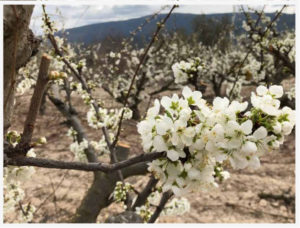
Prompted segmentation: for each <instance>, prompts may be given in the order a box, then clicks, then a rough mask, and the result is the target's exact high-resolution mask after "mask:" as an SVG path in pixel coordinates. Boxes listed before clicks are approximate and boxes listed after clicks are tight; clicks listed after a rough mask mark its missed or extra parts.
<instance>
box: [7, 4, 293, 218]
mask: <svg viewBox="0 0 300 228" xmlns="http://www.w3.org/2000/svg"><path fill="white" fill-rule="evenodd" d="M176 7H177V6H175V5H174V6H173V7H171V9H170V11H169V13H168V14H167V15H166V16H165V18H164V19H163V20H162V21H161V22H159V23H158V24H157V28H156V30H155V32H154V34H153V36H152V38H151V40H150V41H149V43H148V44H147V45H146V47H145V48H142V49H136V48H135V47H134V46H133V45H131V44H130V43H129V42H125V41H124V43H123V47H122V50H121V51H120V52H118V53H116V52H109V53H106V54H105V55H103V56H101V57H100V56H98V53H97V51H99V49H100V48H101V45H100V44H96V45H93V46H91V47H89V48H86V47H83V46H77V47H75V48H74V47H72V46H71V45H70V44H68V43H67V40H66V39H64V38H59V37H57V36H55V31H56V29H55V25H54V23H53V22H52V21H51V19H50V18H49V16H48V14H47V13H46V8H45V6H43V12H44V14H43V22H44V25H43V27H44V38H47V39H48V40H49V43H50V45H51V46H50V47H49V46H47V45H49V44H42V45H44V46H41V49H42V50H43V52H45V53H46V52H47V53H48V54H42V55H38V56H37V57H35V58H32V59H31V61H30V62H29V63H28V64H27V65H26V66H25V67H24V68H21V69H20V70H19V78H18V87H17V89H16V94H17V95H18V94H23V93H24V92H26V90H28V89H30V88H31V87H32V86H33V85H34V93H33V96H32V98H31V104H30V107H29V110H28V114H27V117H26V121H25V124H24V130H23V133H22V134H20V133H18V132H15V131H8V132H7V134H6V136H5V144H4V165H5V168H4V184H5V188H4V191H5V195H4V210H5V213H8V212H10V211H12V210H14V208H16V207H18V206H20V208H21V217H20V220H23V221H27V222H30V221H31V220H32V219H33V218H34V213H35V207H34V205H26V206H22V205H21V203H20V202H21V200H22V198H23V197H24V192H23V190H22V188H21V183H22V181H25V180H26V179H28V178H30V176H31V175H33V174H34V167H43V168H50V169H51V168H56V169H68V170H81V171H90V172H93V175H94V179H93V182H92V184H91V186H90V188H89V190H88V191H87V192H86V194H85V196H84V197H83V199H82V201H81V204H80V206H79V207H78V208H77V210H76V214H75V215H74V216H73V217H72V218H70V221H71V222H96V218H97V216H98V214H99V213H100V212H101V210H102V209H103V208H106V207H108V206H109V205H110V204H111V203H112V202H113V201H115V202H117V203H121V204H122V205H123V206H124V212H122V213H121V214H118V215H116V216H110V217H109V218H108V219H107V220H106V222H148V223H154V222H155V221H156V220H157V218H158V217H159V216H163V215H180V214H183V213H186V212H188V211H189V209H190V204H189V202H188V200H187V199H186V198H184V196H185V195H187V194H188V193H190V192H195V191H207V190H209V189H211V188H216V187H218V185H219V184H220V183H221V182H222V181H223V180H225V179H227V178H229V177H230V174H229V172H228V171H226V170H225V169H226V165H228V164H230V165H231V166H232V167H233V168H234V169H244V168H248V167H249V168H253V169H257V168H259V167H260V157H261V156H263V155H265V154H266V152H269V151H272V150H275V149H278V148H280V145H281V144H282V143H283V142H284V138H285V136H287V135H289V134H291V132H292V130H293V128H294V125H295V123H296V114H295V111H294V110H292V109H291V108H290V107H287V106H282V105H281V101H280V99H281V97H282V96H283V94H284V91H283V87H282V86H281V85H275V84H274V83H272V82H270V81H269V80H268V79H267V78H268V74H271V73H274V74H276V75H277V74H279V73H278V71H277V66H276V64H274V62H272V61H277V60H276V58H279V59H280V62H281V64H283V65H284V67H285V68H288V69H289V70H287V71H286V72H288V74H293V73H294V72H293V71H292V67H293V64H294V63H293V61H295V60H294V49H293V48H294V47H293V46H292V45H293V42H292V40H293V37H292V35H291V34H290V35H287V36H283V38H282V39H281V38H280V39H279V38H278V40H277V41H276V44H277V46H276V45H275V44H273V43H272V48H271V49H272V50H270V48H266V46H270V45H271V44H269V43H268V44H261V42H267V41H266V40H268V39H269V37H268V36H269V35H270V34H269V33H268V32H265V33H266V34H269V35H268V36H267V37H265V34H263V35H261V38H260V39H261V40H263V41H259V42H258V41H257V39H254V40H253V39H252V38H249V37H248V36H244V37H243V36H242V37H240V38H238V41H239V42H241V43H242V42H246V41H247V42H248V43H249V42H251V44H247V45H245V48H243V49H241V50H236V49H234V48H232V49H228V50H224V51H218V44H216V45H214V46H212V47H207V46H205V45H203V44H201V43H198V42H196V41H195V43H192V42H191V43H189V44H186V43H185V42H184V40H183V39H181V37H180V35H179V34H178V33H173V34H163V35H159V34H160V32H161V30H162V29H163V27H164V25H165V23H166V21H167V20H168V18H169V17H170V15H171V13H172V12H173V10H174V9H175V8H176ZM279 13H280V12H279ZM259 15H260V17H259V19H257V20H258V22H257V23H259V20H260V18H261V20H262V21H263V22H264V21H265V19H264V16H263V12H260V14H259ZM276 17H279V16H276ZM245 23H248V25H247V26H249V27H250V30H249V28H248V27H247V26H246V24H245ZM245 23H244V27H245V29H246V30H248V32H249V31H256V30H255V29H256V26H250V24H251V23H252V22H250V19H249V20H248V22H245ZM273 25H274V20H272V21H271V23H269V24H268V26H267V28H266V29H267V30H270V31H273V27H272V26H273ZM259 31H260V30H259ZM264 31H266V30H264ZM260 33H261V31H260V32H259V34H260ZM250 37H251V36H250ZM272 39H273V38H272ZM279 40H280V41H279ZM159 41H161V42H159ZM249 45H253V46H254V47H255V50H254V49H253V50H252V49H249V50H251V51H249V50H248V48H249ZM263 45H265V46H263ZM273 45H274V47H273ZM285 45H287V46H285ZM289 45H290V46H291V47H290V48H288V47H289ZM261 50H264V52H265V53H264V55H265V56H269V57H270V56H272V58H268V60H263V61H269V64H267V65H268V66H265V64H262V62H261V61H260V59H259V58H258V57H257V56H256V55H255V53H256V51H258V52H261ZM274 50H276V51H274ZM77 51H80V53H77ZM282 56H284V57H282ZM266 58H267V57H266ZM283 58H284V59H285V58H288V60H289V64H288V63H287V62H285V61H284V59H283ZM39 59H41V63H40V67H39V68H38V67H37V66H38V64H37V60H39ZM99 63H101V64H100V65H101V67H99V68H97V69H95V68H92V67H90V66H89V64H99ZM257 64H258V65H259V67H257V66H256V65H257ZM254 66H255V67H254ZM284 67H282V68H284ZM280 69H281V68H280ZM104 75H105V77H104ZM249 75H251V77H253V78H255V80H254V82H253V83H254V85H255V86H257V88H256V91H255V92H254V91H253V92H252V94H251V98H250V100H249V102H248V101H244V102H243V101H242V97H241V95H240V94H239V91H237V92H236V90H237V88H239V89H240V88H241V87H242V86H243V85H245V84H247V83H248V82H249V80H248V78H247V77H249ZM20 78H21V79H20ZM225 82H226V83H227V84H228V85H229V87H228V88H229V89H228V90H227V94H224V96H223V97H221V95H222V94H221V87H222V85H223V83H225ZM274 82H275V81H274ZM276 82H278V84H280V82H281V81H276ZM189 84H192V85H193V86H194V88H195V89H194V90H192V89H191V88H190V87H189V86H188V85H189ZM207 84H210V85H212V88H213V91H214V93H215V96H214V98H213V99H212V100H211V102H209V101H207V100H206V99H205V97H204V92H205V88H206V87H207ZM181 85H184V87H183V88H182V92H181V93H182V95H181V96H179V95H178V94H176V93H174V94H173V95H172V96H163V97H162V98H158V99H155V100H154V105H153V106H152V107H150V108H148V109H147V110H146V116H145V118H143V119H142V120H139V122H138V123H137V130H138V133H139V134H140V137H141V139H142V147H143V150H144V152H142V153H140V155H136V156H133V157H130V158H128V156H129V149H130V148H129V147H128V146H127V145H125V144H123V143H120V142H119V141H120V140H119V138H120V134H121V130H123V127H122V123H123V121H124V120H126V119H127V120H128V119H131V118H132V117H133V116H134V117H135V118H136V119H139V118H141V115H140V113H139V109H138V105H139V103H141V101H143V100H144V99H145V98H146V97H148V98H151V97H152V96H154V95H157V94H159V93H160V92H162V91H166V90H172V89H173V88H174V87H175V88H177V89H178V87H181ZM99 88H103V89H105V90H106V91H107V92H108V93H109V94H110V95H111V96H112V97H113V98H114V99H115V100H116V101H118V102H120V103H122V105H123V106H122V107H121V108H115V109H108V108H105V107H104V105H103V102H102V101H101V98H99V97H97V93H96V92H97V89H99ZM6 90H7V88H5V91H6ZM75 94H77V97H78V95H79V97H80V98H81V100H82V104H83V105H86V106H87V110H88V111H87V113H86V118H85V120H86V121H87V123H88V126H89V127H90V128H93V129H95V130H97V131H99V132H100V134H99V138H98V139H97V140H91V139H89V137H88V135H87V133H86V132H87V131H88V129H86V128H85V127H84V125H83V124H82V121H85V120H82V119H80V116H79V115H78V110H77V107H76V106H75V105H74V102H73V98H74V97H75ZM225 95H227V97H226V96H225ZM43 97H47V99H49V100H50V101H51V102H52V103H53V104H54V106H55V107H56V108H57V110H58V111H59V112H60V113H61V114H62V115H63V116H64V117H65V119H66V120H67V121H66V122H67V124H68V127H69V130H68V133H67V135H68V136H69V137H70V138H72V139H73V143H72V144H71V145H70V146H69V149H70V151H71V152H72V153H73V154H74V157H75V160H76V161H75V162H73V161H61V160H52V159H48V158H39V157H36V155H35V153H34V147H37V146H39V145H40V144H45V143H47V140H46V139H45V138H44V137H41V138H39V139H37V140H36V139H34V138H33V131H34V125H35V121H36V117H37V114H38V111H39V109H40V106H41V102H42V99H43ZM133 113H135V114H133ZM124 130H125V131H126V129H124ZM137 137H138V136H137ZM104 155H108V157H109V159H110V161H109V163H107V162H104V161H103V156H104ZM137 175H147V176H148V182H147V183H146V184H145V185H144V186H143V188H142V189H141V190H140V189H139V190H137V189H135V187H134V185H133V184H131V183H129V182H126V179H127V178H128V177H131V176H137ZM171 198H172V199H171Z"/></svg>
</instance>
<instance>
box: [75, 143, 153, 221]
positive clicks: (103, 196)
mask: <svg viewBox="0 0 300 228" xmlns="http://www.w3.org/2000/svg"><path fill="white" fill-rule="evenodd" d="M128 153H129V149H128V148H124V147H118V148H117V156H118V160H119V161H121V160H125V159H126V158H127V156H128ZM146 172H147V165H146V163H143V164H137V165H135V166H132V167H128V168H125V169H122V173H123V175H124V178H126V177H129V176H132V175H144V174H146ZM117 181H120V178H119V176H118V174H117V172H113V173H109V174H105V173H103V172H94V180H93V183H92V185H91V187H90V188H89V190H88V192H87V193H86V195H85V196H84V198H83V199H82V201H81V204H80V206H79V207H78V208H77V210H76V214H75V215H74V217H73V218H72V220H71V222H73V223H95V222H96V219H97V217H98V215H99V213H100V211H101V210H102V209H103V208H106V207H108V206H109V205H110V204H111V203H112V196H111V194H112V192H113V190H114V188H115V185H116V182H117Z"/></svg>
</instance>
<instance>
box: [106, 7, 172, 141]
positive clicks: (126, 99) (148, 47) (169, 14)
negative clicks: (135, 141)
mask: <svg viewBox="0 0 300 228" xmlns="http://www.w3.org/2000/svg"><path fill="white" fill-rule="evenodd" d="M176 7H178V6H177V5H173V7H172V8H171V10H170V12H169V13H168V14H167V16H166V17H165V18H164V20H163V21H162V23H161V24H158V25H157V27H156V31H155V32H154V34H153V36H152V39H151V41H150V42H149V44H148V46H147V48H146V49H145V51H144V53H143V55H142V57H141V59H140V62H139V64H138V66H137V68H136V69H135V72H134V75H133V78H132V80H131V83H130V86H129V89H128V92H127V94H126V97H125V100H124V109H123V110H122V113H121V117H120V120H119V124H118V131H117V134H116V137H115V140H114V142H113V143H112V146H113V147H114V146H115V145H116V144H117V142H118V139H119V136H120V133H121V128H122V121H123V117H124V113H125V107H126V106H127V104H128V98H129V95H130V92H131V90H132V88H133V84H134V81H135V79H136V77H137V75H138V73H139V71H140V68H141V66H142V65H143V63H144V61H145V58H146V56H147V55H148V52H149V50H150V48H151V46H152V45H153V43H154V42H155V41H156V40H157V36H158V34H159V32H160V30H161V29H162V28H163V27H164V25H165V24H166V22H167V20H168V19H169V17H170V16H171V14H172V12H173V10H174V9H175V8H176Z"/></svg>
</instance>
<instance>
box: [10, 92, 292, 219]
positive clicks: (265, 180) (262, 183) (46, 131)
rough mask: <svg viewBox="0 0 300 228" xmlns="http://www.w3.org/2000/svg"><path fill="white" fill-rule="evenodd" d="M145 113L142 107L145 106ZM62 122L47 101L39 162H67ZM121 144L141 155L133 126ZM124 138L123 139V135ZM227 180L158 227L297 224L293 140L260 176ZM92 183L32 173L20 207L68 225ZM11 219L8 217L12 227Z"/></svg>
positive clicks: (17, 125)
mask: <svg viewBox="0 0 300 228" xmlns="http://www.w3.org/2000/svg"><path fill="white" fill-rule="evenodd" d="M31 94H32V91H30V92H28V93H26V94H24V95H23V96H21V97H18V98H17V100H16V106H15V108H16V112H15V114H14V117H13V121H12V127H11V129H12V130H17V131H20V132H21V131H22V126H23V123H24V120H25V117H26V113H27V109H28V106H29V101H30V97H31ZM98 96H101V98H102V99H104V100H105V102H106V103H107V106H110V107H111V106H115V104H114V103H113V102H112V100H111V98H110V97H109V96H108V95H107V94H105V93H104V92H103V91H99V93H98ZM75 103H76V104H77V106H78V107H79V111H80V114H79V115H80V117H82V120H83V123H84V124H85V126H87V125H86V121H85V118H86V117H85V114H84V110H86V108H85V107H84V106H82V105H79V104H80V101H79V99H77V100H76V102H75ZM144 107H145V106H144ZM63 121H64V118H63V117H62V115H61V114H60V113H59V112H58V111H57V110H56V108H55V107H54V106H53V105H52V104H51V103H50V102H49V101H47V109H46V113H45V115H43V116H41V115H40V116H38V120H37V124H36V129H35V132H34V136H35V137H36V138H37V137H41V136H45V137H46V138H47V141H48V143H47V144H46V145H44V146H42V147H40V148H37V149H36V150H35V151H36V154H37V157H42V158H51V159H58V160H64V161H71V160H73V159H74V155H73V154H72V152H70V151H69V145H70V143H71V139H70V138H69V137H67V136H66V133H67V130H68V128H67V127H66V125H64V124H63ZM124 129H125V130H124V132H123V133H122V135H121V140H122V141H124V142H126V143H128V144H130V146H131V156H132V155H134V154H139V153H142V149H141V145H140V138H139V135H138V133H137V131H136V122H135V121H127V122H126V123H125V125H124ZM125 132H126V134H125ZM88 135H89V137H90V138H91V139H97V138H98V139H99V133H98V132H95V131H92V130H89V131H88ZM229 171H230V173H231V178H230V179H228V180H226V181H225V182H224V183H222V184H220V187H219V188H218V189H216V190H215V191H211V192H201V193H191V194H190V195H188V196H187V198H188V199H189V200H190V202H191V210H190V212H189V213H187V214H185V215H182V216H166V217H160V218H159V220H158V222H161V223H294V222H295V134H294V133H293V134H292V135H290V136H289V137H287V139H286V142H285V143H284V145H282V146H281V148H280V150H278V151H274V152H272V153H269V154H266V155H265V156H264V157H262V159H261V168H260V169H258V170H250V169H245V170H240V171H237V170H232V169H229ZM91 181H92V173H88V172H81V171H66V170H56V169H44V168H36V173H35V175H34V176H33V177H32V179H31V180H30V181H28V182H25V183H24V185H23V186H24V190H25V192H26V197H25V200H24V203H26V202H27V203H28V202H31V204H33V205H34V206H35V207H36V208H38V211H37V212H36V215H35V216H34V220H33V222H34V223H57V222H65V221H68V218H70V216H71V215H72V214H74V212H75V210H76V208H77V207H78V206H79V204H80V201H81V199H82V198H83V196H84V194H85V192H86V191H87V189H88V188H89V185H90V183H91ZM130 181H131V182H132V183H135V184H136V185H137V186H140V185H142V184H143V183H144V182H145V181H146V178H145V177H143V178H141V177H134V178H131V179H130ZM121 211H122V209H121V207H120V206H119V205H117V204H112V205H111V206H110V207H108V208H106V209H104V210H102V211H101V213H100V215H99V217H98V222H103V221H104V220H105V219H106V218H107V217H108V216H109V215H111V214H112V213H117V212H121ZM14 219H15V215H14V214H13V215H9V216H7V219H6V222H8V223H10V222H13V221H14Z"/></svg>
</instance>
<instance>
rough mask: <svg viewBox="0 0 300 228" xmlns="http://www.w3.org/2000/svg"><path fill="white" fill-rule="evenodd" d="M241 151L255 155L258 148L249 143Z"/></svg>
mask: <svg viewBox="0 0 300 228" xmlns="http://www.w3.org/2000/svg"><path fill="white" fill-rule="evenodd" d="M241 151H242V152H244V153H246V154H250V153H255V152H256V151H257V146H256V144H255V143H254V142H250V141H247V142H245V144H244V145H243V146H242V149H241Z"/></svg>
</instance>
